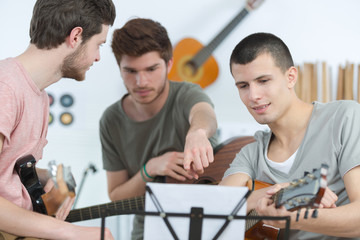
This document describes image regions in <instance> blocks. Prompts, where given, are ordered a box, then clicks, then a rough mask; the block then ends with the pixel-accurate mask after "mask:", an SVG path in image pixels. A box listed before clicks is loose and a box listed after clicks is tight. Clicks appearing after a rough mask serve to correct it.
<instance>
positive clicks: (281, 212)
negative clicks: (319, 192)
mask: <svg viewBox="0 0 360 240" xmlns="http://www.w3.org/2000/svg"><path fill="white" fill-rule="evenodd" d="M287 185H288V183H282V184H275V185H274V186H272V187H271V188H270V189H269V190H268V191H267V192H266V196H265V197H263V198H261V199H260V200H259V201H258V202H257V206H256V211H257V212H258V213H259V215H262V216H274V217H277V216H291V226H292V228H293V227H294V228H296V223H297V222H296V221H295V219H296V215H297V213H296V211H294V212H290V211H287V210H286V208H285V207H283V206H282V207H280V208H276V207H275V203H274V202H273V200H272V199H271V197H272V195H274V194H275V193H277V192H278V191H279V190H280V189H281V188H283V187H285V186H287ZM337 199H338V197H337V196H336V194H335V193H334V192H333V191H331V190H330V189H329V188H328V187H327V188H326V189H325V193H324V196H323V197H322V198H321V201H320V207H319V208H335V207H336V204H335V202H336V201H337ZM305 210H306V209H301V214H300V218H301V217H303V215H304V212H305ZM312 211H314V209H310V212H309V216H311V214H312ZM264 223H265V224H268V225H271V226H273V227H278V228H284V227H285V222H284V221H270V220H267V221H264Z"/></svg>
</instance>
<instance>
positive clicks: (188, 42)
mask: <svg viewBox="0 0 360 240" xmlns="http://www.w3.org/2000/svg"><path fill="white" fill-rule="evenodd" d="M202 48H203V45H202V44H201V43H200V42H198V41H197V40H195V39H192V38H185V39H183V40H181V41H180V42H179V43H178V44H177V45H176V46H175V48H174V53H173V57H174V65H173V67H172V69H171V71H170V72H169V75H168V77H169V79H170V80H172V81H179V82H182V81H186V82H192V83H197V84H199V85H200V86H201V87H202V88H205V87H207V86H208V85H210V84H212V83H213V82H214V81H215V80H216V78H217V76H218V74H219V67H218V64H217V62H216V60H215V58H214V57H213V56H210V57H209V58H208V59H207V60H206V61H205V62H204V64H203V65H202V66H201V67H200V68H199V69H197V71H196V72H195V74H193V70H192V69H191V67H190V66H188V65H187V64H186V62H188V61H189V60H191V58H192V57H193V56H195V54H196V53H197V52H198V51H200V50H201V49H202Z"/></svg>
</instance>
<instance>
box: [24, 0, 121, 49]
mask: <svg viewBox="0 0 360 240" xmlns="http://www.w3.org/2000/svg"><path fill="white" fill-rule="evenodd" d="M115 17H116V12H115V6H114V3H113V2H112V0H37V1H36V3H35V6H34V10H33V16H32V19H31V24H30V43H32V44H35V45H36V47H37V48H39V49H51V48H56V47H57V46H59V45H60V44H62V43H63V42H64V41H65V38H66V37H67V36H69V34H70V33H71V30H72V29H73V28H75V27H82V29H83V32H82V41H83V43H85V42H86V41H87V40H89V39H90V38H91V37H92V36H93V35H96V34H99V33H100V32H101V31H102V24H106V25H113V24H114V20H115Z"/></svg>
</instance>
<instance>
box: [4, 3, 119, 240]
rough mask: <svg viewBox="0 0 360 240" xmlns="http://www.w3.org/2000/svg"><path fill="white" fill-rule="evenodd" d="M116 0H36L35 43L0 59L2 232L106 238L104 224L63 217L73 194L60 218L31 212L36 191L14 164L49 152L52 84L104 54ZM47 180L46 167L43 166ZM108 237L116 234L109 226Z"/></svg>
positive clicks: (78, 73)
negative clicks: (102, 231) (49, 91)
mask: <svg viewBox="0 0 360 240" xmlns="http://www.w3.org/2000/svg"><path fill="white" fill-rule="evenodd" d="M115 15H116V13H115V7H114V4H113V2H112V1H111V0H63V1H58V0H37V1H36V3H35V6H34V11H33V17H32V20H31V26H30V45H29V47H28V48H27V49H26V50H25V52H23V53H22V54H21V55H19V56H17V57H15V58H7V59H5V60H1V61H0V104H1V108H0V212H1V214H0V239H1V232H6V233H10V234H14V235H17V236H29V237H36V238H44V239H100V228H99V227H81V226H76V225H73V224H70V223H67V222H64V221H62V220H64V219H65V218H66V216H67V214H68V213H69V211H70V208H71V205H72V203H73V200H74V199H70V198H68V199H66V200H65V202H64V204H63V205H62V207H61V208H60V209H59V211H58V212H57V214H56V217H55V218H53V217H49V216H46V215H42V214H38V213H35V212H32V211H31V210H32V208H33V207H32V203H31V199H30V196H29V194H28V192H27V190H26V189H25V187H24V186H23V185H22V183H21V181H20V178H19V176H18V175H17V173H16V171H15V169H14V168H15V163H16V161H17V159H19V158H20V157H22V156H25V155H28V154H31V155H33V156H34V158H35V159H36V161H38V160H39V159H41V158H42V152H43V148H44V146H45V145H46V144H47V140H46V134H47V129H48V116H49V100H48V96H47V93H46V92H45V90H44V89H45V88H46V87H48V86H49V85H51V84H53V83H55V82H57V81H59V80H60V79H61V78H73V79H75V80H77V81H82V80H84V79H85V73H86V71H87V70H88V69H89V68H90V67H91V66H92V64H93V63H94V62H97V61H99V60H100V53H99V47H100V45H101V44H103V43H105V41H106V37H107V32H108V29H109V26H110V25H112V24H113V23H114V19H115ZM37 174H38V176H39V179H40V182H41V183H42V184H43V185H45V184H46V183H47V182H48V177H47V175H46V171H45V170H41V169H37ZM105 239H113V237H112V235H111V233H110V232H109V231H108V230H106V231H105Z"/></svg>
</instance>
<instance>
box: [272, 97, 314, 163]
mask: <svg viewBox="0 0 360 240" xmlns="http://www.w3.org/2000/svg"><path fill="white" fill-rule="evenodd" d="M312 110H313V105H312V104H308V103H305V102H303V101H301V100H298V99H297V100H296V101H295V103H294V104H292V105H291V107H290V109H289V110H288V111H287V113H286V114H285V116H283V117H282V118H281V119H279V120H278V121H277V122H275V123H272V124H269V127H270V129H271V131H272V133H273V136H272V139H271V142H270V145H269V149H268V155H271V157H272V158H274V159H272V160H275V161H276V157H279V158H280V159H281V160H280V159H279V162H281V161H282V160H284V159H285V158H286V157H289V156H291V154H293V153H294V152H295V151H296V150H297V149H298V148H299V146H300V145H301V142H302V140H303V138H304V136H305V133H306V130H307V127H308V124H309V122H310V118H311V114H312ZM282 154H284V155H283V157H280V156H281V155H282ZM268 157H269V156H268Z"/></svg>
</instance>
